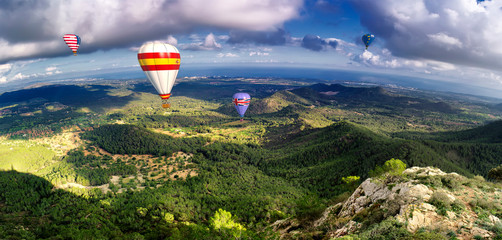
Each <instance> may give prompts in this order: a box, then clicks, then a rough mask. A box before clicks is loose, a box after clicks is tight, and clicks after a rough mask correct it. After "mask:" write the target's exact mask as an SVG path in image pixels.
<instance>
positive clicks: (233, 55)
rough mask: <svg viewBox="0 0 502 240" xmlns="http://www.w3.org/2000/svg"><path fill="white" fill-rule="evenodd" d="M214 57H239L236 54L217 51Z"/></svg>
mask: <svg viewBox="0 0 502 240" xmlns="http://www.w3.org/2000/svg"><path fill="white" fill-rule="evenodd" d="M216 57H219V58H223V57H239V55H237V54H233V53H218V54H217V55H216Z"/></svg>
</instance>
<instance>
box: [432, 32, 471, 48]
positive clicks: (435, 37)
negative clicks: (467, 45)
mask: <svg viewBox="0 0 502 240" xmlns="http://www.w3.org/2000/svg"><path fill="white" fill-rule="evenodd" d="M427 37H429V39H430V40H431V41H433V42H435V43H438V44H444V45H451V46H456V47H459V48H460V47H462V43H461V42H460V40H458V38H454V37H450V36H448V35H447V34H446V33H443V32H441V33H436V34H428V35H427Z"/></svg>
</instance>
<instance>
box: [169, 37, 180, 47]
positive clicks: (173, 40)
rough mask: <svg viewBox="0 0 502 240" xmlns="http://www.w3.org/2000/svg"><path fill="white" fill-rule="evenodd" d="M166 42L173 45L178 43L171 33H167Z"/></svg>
mask: <svg viewBox="0 0 502 240" xmlns="http://www.w3.org/2000/svg"><path fill="white" fill-rule="evenodd" d="M167 43H169V44H171V45H173V46H176V45H178V39H176V38H174V37H173V36H172V35H169V36H168V37H167Z"/></svg>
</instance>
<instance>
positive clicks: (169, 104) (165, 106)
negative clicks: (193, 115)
mask: <svg viewBox="0 0 502 240" xmlns="http://www.w3.org/2000/svg"><path fill="white" fill-rule="evenodd" d="M170 107H171V103H170V102H168V101H167V99H162V108H170Z"/></svg>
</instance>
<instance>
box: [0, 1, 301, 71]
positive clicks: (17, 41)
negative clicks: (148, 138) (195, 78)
mask: <svg viewBox="0 0 502 240" xmlns="http://www.w3.org/2000/svg"><path fill="white" fill-rule="evenodd" d="M2 5H6V6H4V7H0V19H2V21H0V62H7V61H8V60H13V59H20V58H33V57H50V56H56V55H64V54H68V52H69V49H68V48H67V47H66V45H65V44H64V42H63V41H62V39H61V37H62V36H63V34H66V33H75V34H77V35H79V36H80V37H81V39H82V43H81V45H80V48H79V52H84V53H85V52H92V51H96V50H99V49H110V48H120V47H130V46H131V45H133V44H137V43H138V42H145V41H151V40H155V39H162V38H165V37H166V36H168V35H169V34H186V33H190V32H192V31H193V30H194V29H197V30H200V29H215V28H216V29H226V30H245V31H270V30H275V29H278V28H280V27H282V25H283V23H284V22H286V21H288V20H290V19H293V18H296V17H298V16H299V13H300V11H301V8H302V6H303V0H260V1H250V0H240V1H234V0H212V1H207V0H180V1H175V0H143V1H137V0H107V1H101V0H87V1H81V0H66V1H52V0H39V1H28V0H19V1H15V2H9V1H7V2H6V3H4V2H2ZM223 38H225V36H223ZM220 40H223V39H220ZM215 47H216V45H215ZM70 54H71V52H70Z"/></svg>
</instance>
